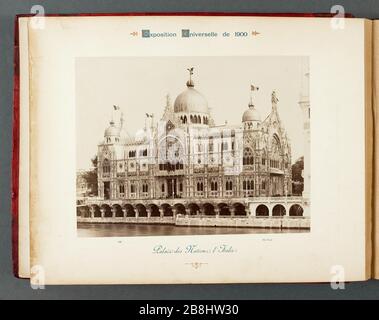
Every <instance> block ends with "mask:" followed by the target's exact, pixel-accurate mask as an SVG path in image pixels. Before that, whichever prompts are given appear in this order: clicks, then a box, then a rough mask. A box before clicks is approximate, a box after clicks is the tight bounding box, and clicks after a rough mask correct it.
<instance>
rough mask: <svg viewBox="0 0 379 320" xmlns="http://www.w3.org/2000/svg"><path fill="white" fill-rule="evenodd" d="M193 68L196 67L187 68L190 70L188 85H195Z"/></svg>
mask: <svg viewBox="0 0 379 320" xmlns="http://www.w3.org/2000/svg"><path fill="white" fill-rule="evenodd" d="M193 69H194V67H191V68H187V70H188V72H189V80H188V81H187V87H194V86H195V84H194V82H193V81H192V75H193Z"/></svg>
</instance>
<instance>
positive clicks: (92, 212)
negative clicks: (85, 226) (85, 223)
mask: <svg viewBox="0 0 379 320" xmlns="http://www.w3.org/2000/svg"><path fill="white" fill-rule="evenodd" d="M89 212H90V217H91V218H94V217H95V208H94V207H90V208H89Z"/></svg>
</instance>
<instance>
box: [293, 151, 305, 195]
mask: <svg viewBox="0 0 379 320" xmlns="http://www.w3.org/2000/svg"><path fill="white" fill-rule="evenodd" d="M303 170H304V157H300V158H299V159H297V160H296V162H295V163H294V164H293V165H292V193H293V194H294V195H301V194H302V193H303V190H304V179H303V177H302V173H303Z"/></svg>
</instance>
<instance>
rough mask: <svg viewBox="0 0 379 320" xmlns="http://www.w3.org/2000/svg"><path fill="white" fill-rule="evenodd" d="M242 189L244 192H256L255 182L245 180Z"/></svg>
mask: <svg viewBox="0 0 379 320" xmlns="http://www.w3.org/2000/svg"><path fill="white" fill-rule="evenodd" d="M242 189H243V190H247V191H249V190H254V180H244V181H243V182H242Z"/></svg>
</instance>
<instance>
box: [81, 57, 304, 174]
mask: <svg viewBox="0 0 379 320" xmlns="http://www.w3.org/2000/svg"><path fill="white" fill-rule="evenodd" d="M308 63H309V61H308V58H307V57H292V56H288V57H287V56H265V57H260V56H259V57H257V56H244V57H240V56H239V57H122V58H121V57H109V58H108V57H107V58H92V57H91V58H85V57H83V58H77V60H76V84H75V85H76V88H75V89H76V126H77V148H76V150H77V155H76V158H77V168H78V169H88V168H90V166H91V160H90V159H91V158H93V157H94V156H95V155H96V153H97V145H98V144H99V142H101V141H102V140H103V139H104V130H105V129H106V128H107V127H108V126H109V122H110V120H111V118H112V116H113V117H114V120H116V121H118V120H119V116H120V112H121V111H122V112H123V113H124V126H125V127H126V130H127V132H128V133H129V135H131V136H134V135H135V133H136V132H137V131H138V130H140V129H142V128H143V127H144V124H145V119H146V115H145V114H146V113H153V114H154V117H155V120H159V119H160V118H161V116H162V115H163V111H164V107H165V104H166V95H167V94H170V96H171V101H172V103H174V101H175V98H176V96H177V95H179V94H180V93H181V92H182V91H184V90H185V89H186V81H187V80H188V78H189V76H188V71H187V68H189V67H194V74H193V77H192V79H193V80H194V82H195V89H197V90H198V91H199V92H201V93H202V94H203V95H204V97H205V98H206V99H207V101H208V107H209V108H210V110H211V116H212V117H213V119H214V121H215V124H216V125H217V124H224V123H225V121H227V122H228V124H236V125H239V124H241V119H242V114H243V112H244V111H245V110H247V109H248V103H249V100H250V85H251V84H253V85H255V86H258V87H259V90H258V91H254V92H253V93H252V97H253V102H254V105H255V106H256V108H257V110H258V111H259V112H260V114H261V118H262V120H263V119H265V118H266V116H267V115H268V114H269V113H270V110H271V92H272V91H273V90H275V91H276V94H277V97H278V99H279V102H278V112H279V116H280V119H281V121H282V124H283V126H284V128H285V130H286V132H287V135H288V137H289V139H290V141H291V147H292V162H293V163H294V162H295V161H296V159H298V158H299V157H300V156H303V153H304V151H303V150H304V145H303V135H302V134H303V131H302V128H303V117H302V112H301V109H300V107H299V104H298V102H299V99H300V95H301V92H302V91H304V90H307V88H308V86H309V83H308V81H309V80H306V79H307V78H305V77H304V74H305V72H307V68H308ZM308 79H309V78H308ZM113 105H117V106H119V107H120V111H116V112H115V111H113V109H114V108H113Z"/></svg>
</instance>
